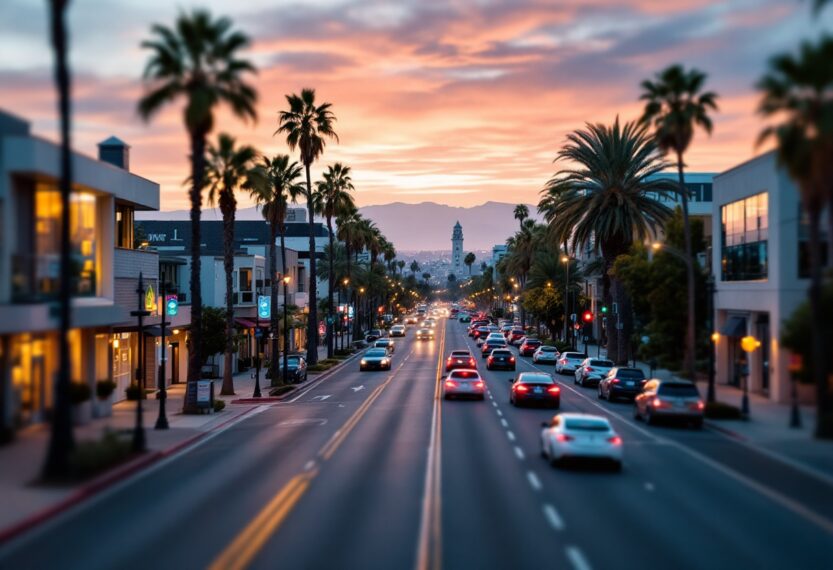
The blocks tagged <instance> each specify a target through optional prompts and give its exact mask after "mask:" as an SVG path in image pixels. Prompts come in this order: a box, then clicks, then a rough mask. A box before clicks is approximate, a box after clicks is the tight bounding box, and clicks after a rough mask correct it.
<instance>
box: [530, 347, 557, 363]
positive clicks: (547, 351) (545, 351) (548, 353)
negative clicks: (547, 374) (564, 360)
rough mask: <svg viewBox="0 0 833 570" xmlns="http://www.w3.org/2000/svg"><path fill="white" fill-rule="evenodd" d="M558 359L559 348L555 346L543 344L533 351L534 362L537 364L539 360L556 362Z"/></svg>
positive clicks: (541, 361)
mask: <svg viewBox="0 0 833 570" xmlns="http://www.w3.org/2000/svg"><path fill="white" fill-rule="evenodd" d="M556 360H558V349H557V348H555V347H554V346H548V345H541V346H539V347H538V348H537V349H536V350H535V352H534V353H532V362H534V363H535V364H538V363H539V362H540V363H542V364H543V363H544V362H546V363H549V364H554V363H555V361H556Z"/></svg>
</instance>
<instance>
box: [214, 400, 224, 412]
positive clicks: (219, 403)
mask: <svg viewBox="0 0 833 570" xmlns="http://www.w3.org/2000/svg"><path fill="white" fill-rule="evenodd" d="M225 407H226V403H225V402H224V401H223V400H221V399H220V398H215V399H214V411H215V412H221V411H223V408H225Z"/></svg>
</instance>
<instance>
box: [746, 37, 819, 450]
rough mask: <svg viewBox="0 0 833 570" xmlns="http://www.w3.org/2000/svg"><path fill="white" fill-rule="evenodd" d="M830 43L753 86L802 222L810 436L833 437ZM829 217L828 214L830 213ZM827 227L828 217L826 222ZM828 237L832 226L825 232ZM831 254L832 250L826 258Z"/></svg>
mask: <svg viewBox="0 0 833 570" xmlns="http://www.w3.org/2000/svg"><path fill="white" fill-rule="evenodd" d="M831 61H833V38H831V37H829V36H828V37H823V38H822V39H821V40H820V41H819V43H818V44H815V45H814V44H812V43H810V42H804V43H803V44H802V45H801V49H800V51H799V53H798V55H797V56H796V55H791V54H782V55H779V56H776V57H775V58H773V59H772V61H771V63H770V70H769V72H768V73H767V74H766V75H765V76H764V77H763V78H762V79H761V81H760V82H759V83H758V88H759V89H760V90H761V91H762V92H763V99H762V100H761V104H760V107H759V112H760V113H761V114H762V115H763V116H765V117H777V118H779V119H780V120H781V121H782V122H781V123H780V124H778V125H777V126H770V127H767V128H766V129H765V130H764V131H763V132H762V133H761V137H760V138H761V140H765V139H769V138H774V139H775V140H776V141H777V143H778V146H777V149H776V153H777V156H778V162H779V163H780V164H781V165H782V166H783V167H784V168H786V170H787V172H788V173H789V175H790V177H791V178H792V179H793V180H795V182H796V184H797V186H798V190H799V193H800V194H801V206H802V210H803V212H804V213H805V214H806V215H807V219H808V238H809V239H808V247H809V253H810V290H809V297H810V313H811V319H812V320H811V322H812V329H813V330H812V335H811V337H812V339H813V340H812V346H811V354H812V377H813V380H814V382H815V384H816V405H817V407H818V413H817V420H816V437H819V438H833V418H832V417H831V415H832V414H831V405H830V394H829V389H828V386H827V373H828V371H827V370H826V369H825V362H826V360H825V359H826V352H825V351H827V350H829V348H830V345H831V341H833V339H827V338H825V336H826V334H825V326H824V323H825V319H826V318H828V317H827V315H825V314H824V310H823V308H822V298H821V288H822V254H821V211H822V209H823V208H824V206H825V202H827V207H828V210H833V194H831V189H833V186H831V184H830V181H831V180H833V162H831V160H830V157H831V154H833V126H831V125H833V107H832V106H831V104H830V97H831V94H832V93H833V69H831V67H830V62H831ZM831 216H833V214H831ZM831 221H832V222H833V218H831ZM828 232H833V223H831V227H830V228H829V229H828ZM831 255H833V248H830V249H829V251H828V256H831Z"/></svg>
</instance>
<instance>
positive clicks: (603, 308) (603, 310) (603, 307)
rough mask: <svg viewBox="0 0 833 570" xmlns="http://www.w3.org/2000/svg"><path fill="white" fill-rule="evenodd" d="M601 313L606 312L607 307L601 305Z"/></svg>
mask: <svg viewBox="0 0 833 570" xmlns="http://www.w3.org/2000/svg"><path fill="white" fill-rule="evenodd" d="M602 313H607V307H606V306H604V305H602Z"/></svg>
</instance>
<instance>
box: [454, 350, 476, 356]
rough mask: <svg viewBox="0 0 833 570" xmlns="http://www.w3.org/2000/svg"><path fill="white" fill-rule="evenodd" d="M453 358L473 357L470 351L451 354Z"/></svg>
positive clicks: (456, 351) (457, 351)
mask: <svg viewBox="0 0 833 570" xmlns="http://www.w3.org/2000/svg"><path fill="white" fill-rule="evenodd" d="M451 356H459V357H465V356H471V353H469V351H468V350H455V351H453V352H452V353H451Z"/></svg>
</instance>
